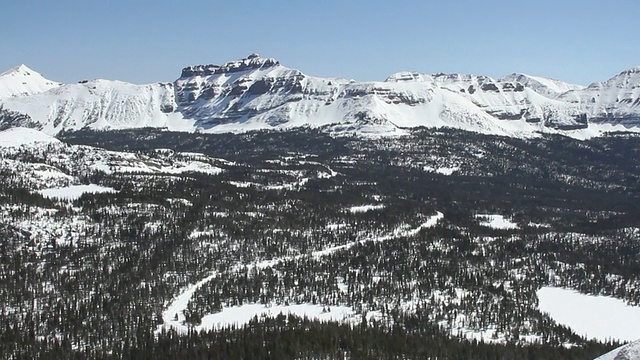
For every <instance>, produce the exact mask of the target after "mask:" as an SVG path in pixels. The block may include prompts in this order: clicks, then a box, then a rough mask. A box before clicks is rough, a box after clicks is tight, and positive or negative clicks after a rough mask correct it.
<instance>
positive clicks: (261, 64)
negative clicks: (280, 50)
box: [180, 53, 280, 78]
mask: <svg viewBox="0 0 640 360" xmlns="http://www.w3.org/2000/svg"><path fill="white" fill-rule="evenodd" d="M277 65H280V62H279V61H277V60H276V59H273V58H263V57H260V55H259V54H257V53H253V54H251V55H249V56H247V57H246V58H243V59H240V60H235V61H229V62H227V63H224V64H223V65H213V64H209V65H192V66H187V67H185V68H184V69H182V75H181V76H180V77H181V78H188V77H192V76H210V75H215V74H224V73H234V72H239V71H245V70H255V69H262V68H268V67H273V66H277Z"/></svg>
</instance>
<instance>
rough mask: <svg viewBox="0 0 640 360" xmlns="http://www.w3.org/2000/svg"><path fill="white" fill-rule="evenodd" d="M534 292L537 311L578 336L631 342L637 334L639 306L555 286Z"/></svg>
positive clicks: (639, 331) (639, 330)
mask: <svg viewBox="0 0 640 360" xmlns="http://www.w3.org/2000/svg"><path fill="white" fill-rule="evenodd" d="M537 295H538V299H539V307H540V311H542V312H546V313H549V315H550V316H551V317H552V318H553V319H554V320H555V321H557V322H558V323H560V324H564V325H566V326H569V327H570V328H572V329H573V330H574V331H575V332H576V333H577V334H578V335H584V336H585V337H587V338H589V339H591V338H596V339H598V340H601V341H606V340H608V339H618V340H622V341H633V340H635V339H637V338H638V336H640V327H639V325H638V324H640V307H638V306H630V305H627V304H626V303H625V302H624V301H623V300H620V299H616V298H613V297H609V296H594V295H585V294H581V293H579V292H577V291H575V290H570V289H563V288H555V287H543V288H541V289H540V290H538V292H537Z"/></svg>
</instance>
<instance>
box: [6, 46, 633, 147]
mask: <svg viewBox="0 0 640 360" xmlns="http://www.w3.org/2000/svg"><path fill="white" fill-rule="evenodd" d="M0 106H1V107H2V110H0V111H1V113H0V128H9V127H14V126H26V127H32V128H37V129H39V130H41V131H43V132H45V133H48V134H51V135H55V134H57V133H59V132H61V131H65V130H77V129H82V128H92V129H100V130H109V129H130V128H143V127H157V128H167V129H170V130H179V131H192V132H193V131H201V132H218V133H219V132H244V131H249V130H258V129H281V128H295V127H306V126H311V127H320V126H328V128H329V129H330V130H331V131H336V132H355V133H362V134H366V133H373V134H398V133H400V134H401V133H403V131H404V129H406V128H412V127H420V126H425V127H452V128H459V129H464V130H470V131H476V132H480V133H486V134H498V135H507V136H515V137H529V136H534V135H535V134H537V133H561V134H565V135H569V136H573V137H590V136H597V135H599V134H601V133H603V132H605V131H613V130H628V131H638V130H640V67H635V68H632V69H629V70H626V71H623V72H621V73H620V74H618V75H616V76H614V77H612V78H611V79H609V80H607V81H604V82H596V83H593V84H591V85H589V86H586V87H585V86H581V85H574V84H568V83H565V82H562V81H558V80H553V79H548V78H543V77H538V76H530V75H525V74H512V75H508V76H505V77H503V78H500V79H493V78H491V77H488V76H479V75H463V74H432V75H428V74H420V73H415V72H400V73H396V74H393V75H391V76H389V77H388V78H387V79H386V80H385V81H380V82H357V81H354V80H346V79H339V78H320V77H313V76H308V75H305V74H304V73H302V72H300V71H299V70H296V69H291V68H288V67H285V66H283V65H281V64H280V63H279V62H278V61H277V60H275V59H271V58H263V57H260V56H259V55H257V54H252V55H250V56H248V57H247V58H244V59H240V60H236V61H231V62H227V63H225V64H223V65H220V66H218V65H197V66H189V67H186V68H184V69H183V70H182V74H181V76H180V78H178V79H177V80H176V81H174V82H173V83H155V84H147V85H135V84H130V83H126V82H121V81H112V80H101V79H96V80H87V81H80V82H79V83H76V84H61V83H58V82H55V81H51V80H47V79H46V78H44V77H43V76H42V75H41V74H39V73H38V72H36V71H33V70H31V69H29V68H28V67H26V66H24V65H20V66H18V67H16V68H13V69H11V70H9V71H7V72H4V73H2V74H0Z"/></svg>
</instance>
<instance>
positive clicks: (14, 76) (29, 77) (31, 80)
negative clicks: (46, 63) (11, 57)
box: [0, 65, 62, 99]
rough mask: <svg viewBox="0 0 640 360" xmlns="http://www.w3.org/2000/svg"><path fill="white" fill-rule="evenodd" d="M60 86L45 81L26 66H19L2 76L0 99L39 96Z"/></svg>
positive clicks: (0, 78) (53, 82)
mask: <svg viewBox="0 0 640 360" xmlns="http://www.w3.org/2000/svg"><path fill="white" fill-rule="evenodd" d="M60 85H62V84H60V83H57V82H55V81H51V80H47V79H45V78H44V76H42V75H40V73H37V72H35V71H33V70H31V69H29V68H28V67H27V66H26V65H19V66H16V67H14V68H12V69H10V70H7V71H5V72H3V73H2V74H0V99H6V98H10V97H15V96H28V95H33V94H38V93H41V92H45V91H47V90H50V89H54V88H56V87H58V86H60Z"/></svg>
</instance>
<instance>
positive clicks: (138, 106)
mask: <svg viewBox="0 0 640 360" xmlns="http://www.w3.org/2000/svg"><path fill="white" fill-rule="evenodd" d="M4 106H5V107H6V108H8V109H11V110H13V111H16V112H19V113H23V114H28V115H29V117H30V118H31V119H32V120H33V121H35V122H36V123H38V124H39V127H40V129H41V130H42V131H44V132H46V133H48V134H57V133H58V132H60V131H62V130H76V129H81V128H84V127H90V128H94V129H123V128H141V127H171V124H172V122H171V120H172V119H173V118H175V117H176V116H177V117H178V118H179V119H181V117H180V116H179V114H176V113H174V112H173V110H174V109H175V107H176V105H175V102H174V93H173V86H172V84H149V85H133V84H129V83H126V82H121V81H110V80H93V81H87V82H83V83H78V84H69V85H63V86H60V87H58V88H55V89H52V90H50V91H47V92H44V93H39V94H34V95H32V96H28V97H16V98H10V99H6V100H5V101H4ZM180 123H184V122H183V121H182V120H180ZM178 130H180V129H178Z"/></svg>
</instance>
